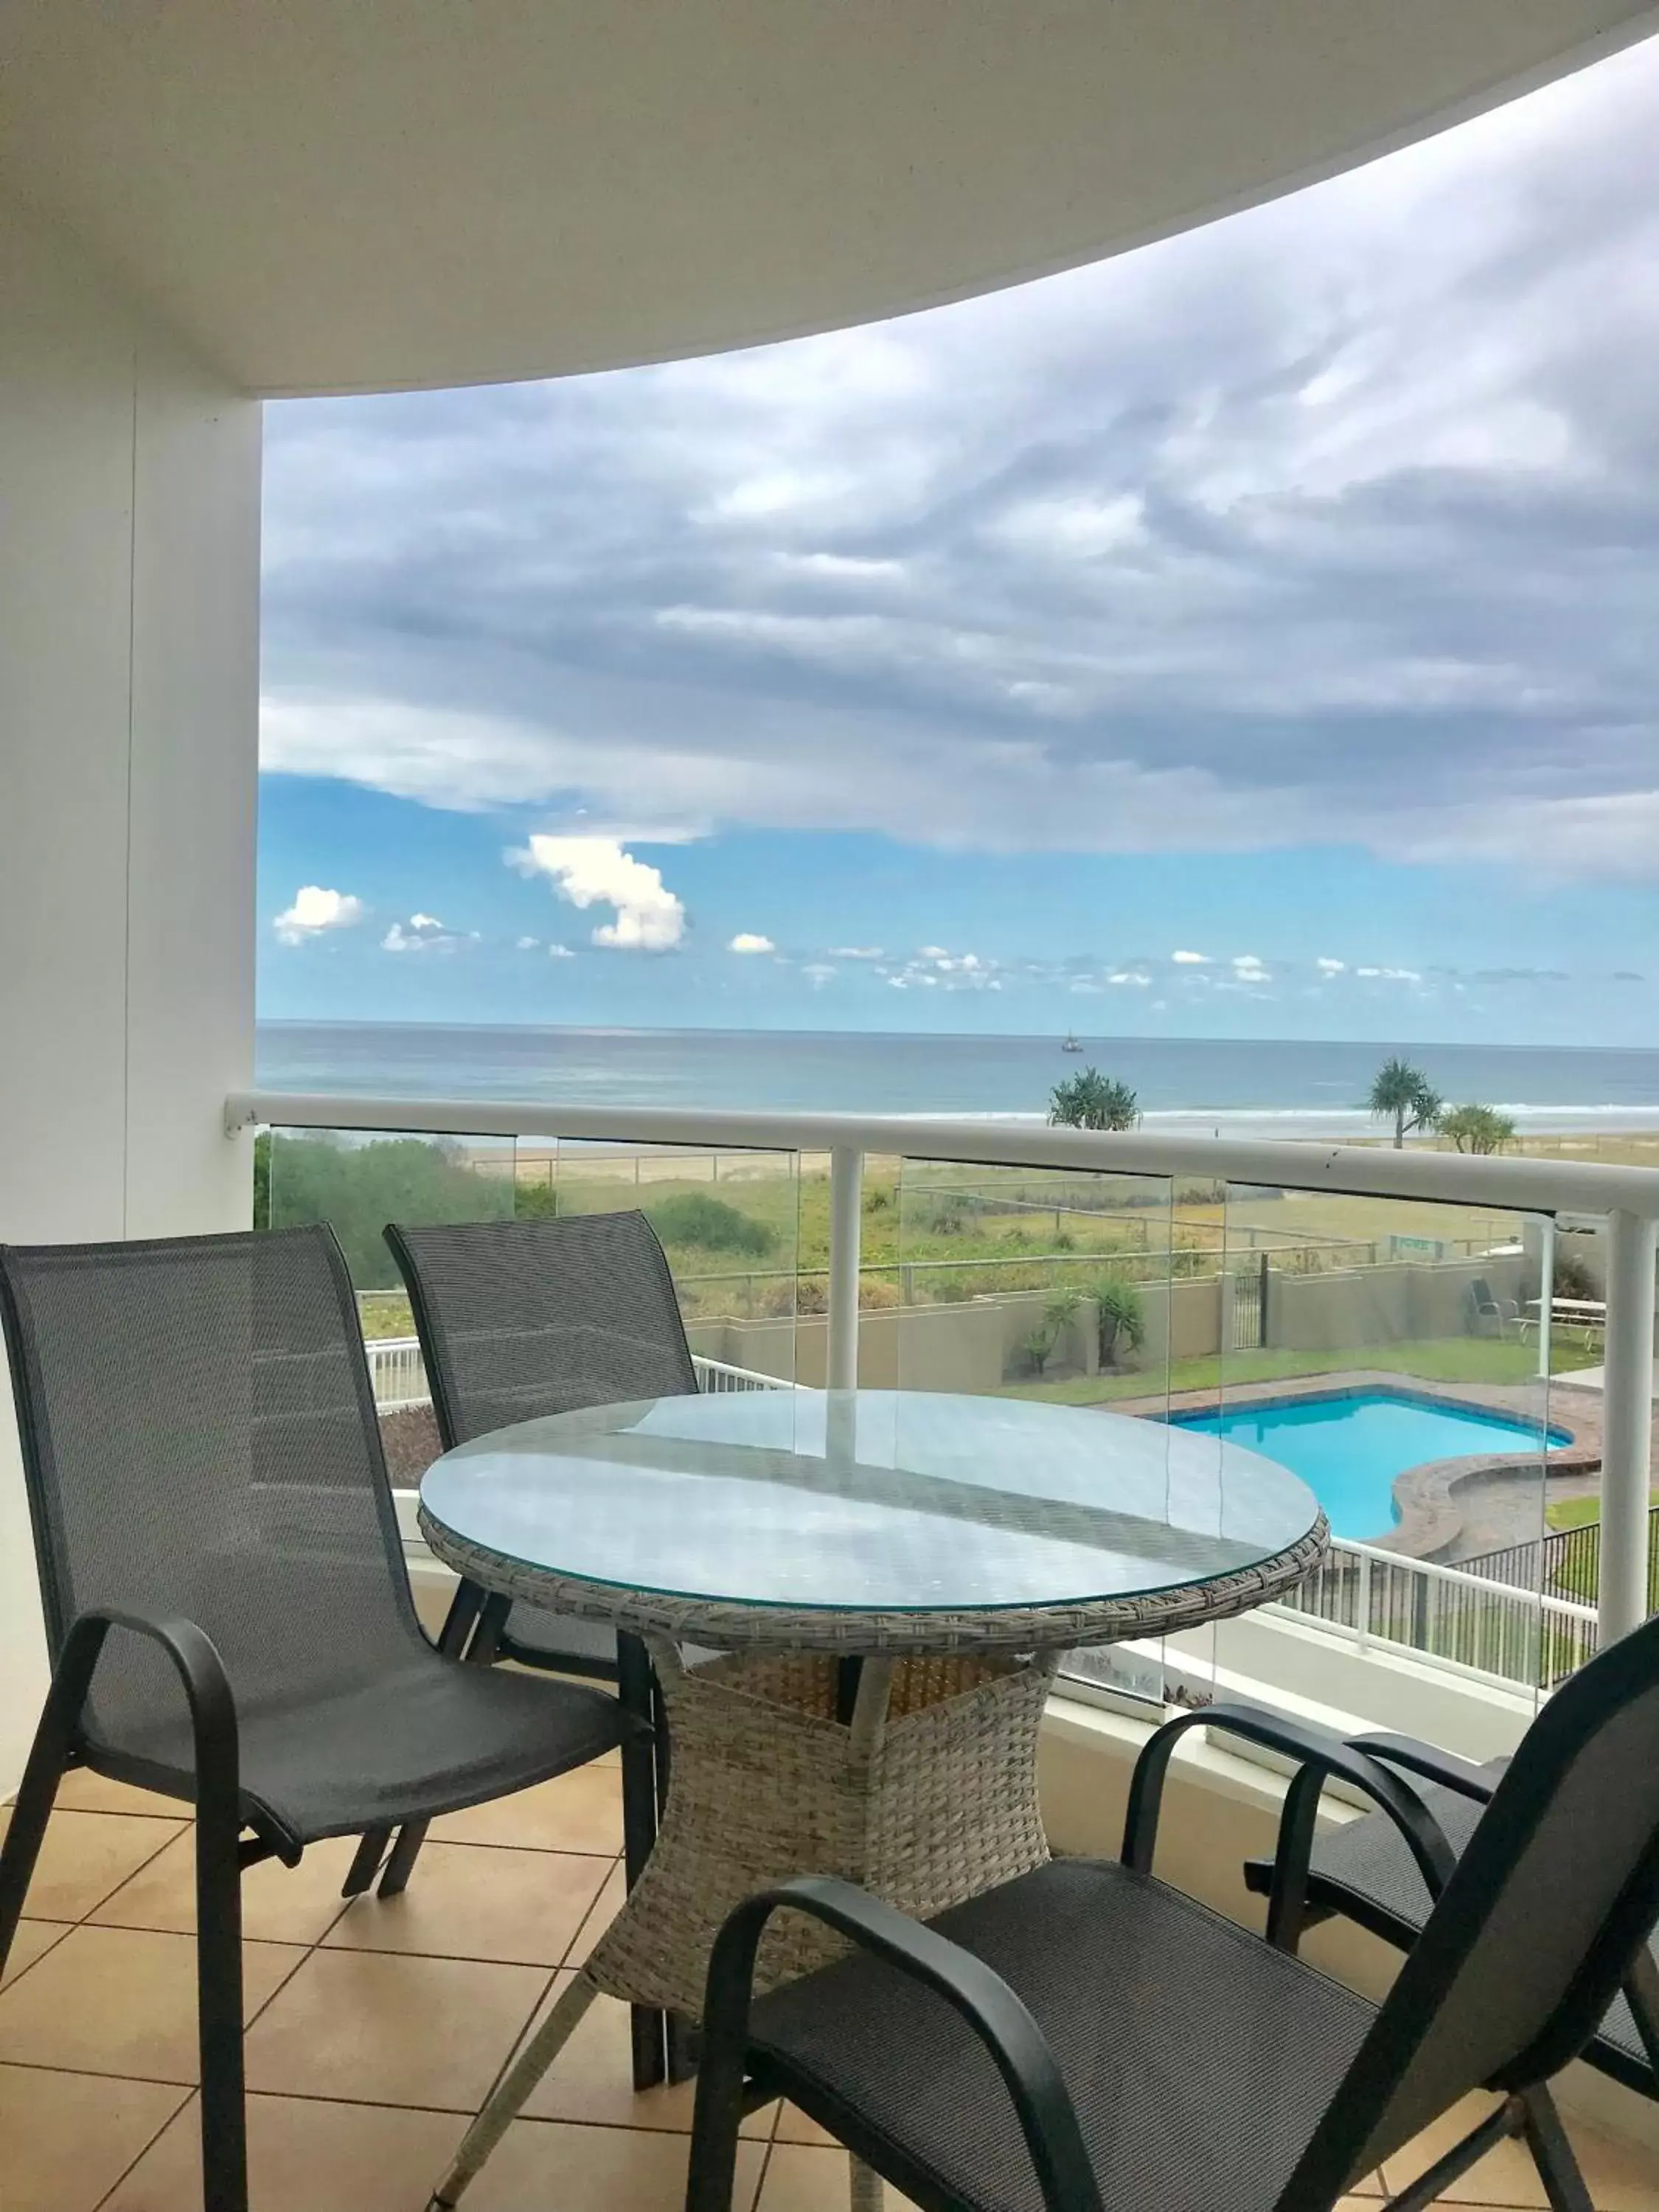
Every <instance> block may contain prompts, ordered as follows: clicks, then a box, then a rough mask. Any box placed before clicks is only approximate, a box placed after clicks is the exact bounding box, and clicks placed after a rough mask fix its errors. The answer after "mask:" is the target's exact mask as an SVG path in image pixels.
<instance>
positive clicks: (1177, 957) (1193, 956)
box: [1170, 952, 1210, 968]
mask: <svg viewBox="0 0 1659 2212" xmlns="http://www.w3.org/2000/svg"><path fill="white" fill-rule="evenodd" d="M1170 959H1171V960H1173V961H1174V963H1175V964H1176V967H1177V968H1207V967H1208V966H1209V964H1210V956H1209V954H1208V953H1207V952H1172V953H1171V954H1170Z"/></svg>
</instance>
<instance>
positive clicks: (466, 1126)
mask: <svg viewBox="0 0 1659 2212" xmlns="http://www.w3.org/2000/svg"><path fill="white" fill-rule="evenodd" d="M257 1123H263V1124H264V1125H265V1126H267V1127H274V1128H283V1129H362V1130H371V1131H373V1130H403V1131H415V1132H423V1133H428V1134H430V1135H434V1136H452V1137H553V1138H557V1137H568V1138H570V1139H579V1140H581V1141H585V1142H591V1141H592V1140H594V1139H601V1140H602V1139H605V1138H611V1139H616V1140H617V1141H618V1142H623V1143H628V1144H635V1145H683V1146H695V1147H696V1148H697V1149H699V1150H702V1151H708V1150H710V1149H719V1150H720V1151H726V1150H728V1149H729V1150H731V1151H733V1152H844V1151H853V1152H865V1153H877V1154H881V1155H884V1156H887V1157H890V1158H909V1159H915V1160H951V1161H962V1162H964V1163H967V1164H972V1165H976V1166H985V1167H1031V1168H1075V1169H1079V1170H1085V1171H1090V1172H1092V1173H1095V1174H1101V1173H1114V1172H1115V1173H1116V1174H1119V1175H1141V1176H1204V1177H1208V1178H1209V1179H1211V1180H1212V1181H1217V1180H1219V1181H1223V1182H1237V1183H1264V1184H1269V1185H1283V1186H1286V1187H1288V1188H1294V1189H1297V1190H1328V1191H1338V1192H1341V1193H1344V1194H1347V1195H1350V1196H1354V1197H1367V1198H1413V1199H1419V1200H1430V1201H1437V1202H1439V1203H1440V1204H1443V1205H1450V1206H1488V1207H1492V1208H1494V1209H1496V1210H1498V1211H1499V1212H1519V1213H1559V1212H1574V1213H1591V1214H1605V1213H1611V1212H1615V1211H1617V1212H1624V1213H1628V1214H1632V1215H1635V1216H1637V1217H1638V1218H1642V1219H1645V1220H1650V1221H1659V1169H1656V1168H1625V1167H1610V1166H1607V1165H1604V1164H1601V1163H1594V1162H1590V1161H1587V1160H1542V1159H1538V1160H1534V1159H1522V1158H1516V1159H1510V1158H1506V1157H1504V1156H1503V1155H1501V1154H1497V1153H1481V1154H1475V1153H1468V1152H1415V1151H1410V1150H1407V1151H1404V1152H1395V1151H1394V1150H1393V1149H1392V1147H1391V1146H1383V1145H1379V1146H1376V1148H1375V1149H1372V1148H1370V1147H1369V1146H1358V1145H1328V1144H1322V1143H1314V1142H1311V1141H1309V1140H1307V1139H1302V1140H1299V1141H1294V1142H1287V1141H1286V1140H1285V1139H1282V1138H1273V1139H1255V1138H1250V1139H1245V1138H1241V1137H1170V1136H1164V1135H1163V1134H1161V1133H1158V1132H1156V1131H1148V1130H1146V1129H1144V1128H1142V1129H1132V1130H1126V1131H1122V1132H1118V1131H1112V1130H1103V1129H1063V1128H1051V1127H1048V1125H1047V1124H1046V1123H1042V1124H1024V1123H1014V1122H1000V1121H965V1120H961V1119H956V1120H951V1119H932V1118H922V1117H918V1118H917V1119H915V1120H914V1121H911V1120H908V1119H905V1118H903V1117H901V1116H896V1115H861V1114H751V1113H742V1112H724V1111H720V1112H717V1111H714V1110H712V1109H704V1108H701V1107H699V1108H689V1107H657V1106H650V1107H647V1106H560V1105H556V1104H550V1103H548V1101H547V1100H546V1099H500V1098H492V1099H477V1098H355V1097H332V1096H325V1095H320V1094H315V1093H311V1092H301V1091H235V1092H233V1093H232V1095H231V1096H230V1097H228V1099H227V1100H226V1102H225V1127H226V1128H227V1130H228V1132H229V1133H231V1134H232V1135H234V1134H236V1133H238V1132H240V1131H241V1130H243V1129H247V1128H252V1127H254V1126H255V1124H257Z"/></svg>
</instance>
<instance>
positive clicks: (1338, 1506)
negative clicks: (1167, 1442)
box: [1169, 1390, 1571, 1542]
mask: <svg viewBox="0 0 1659 2212" xmlns="http://www.w3.org/2000/svg"><path fill="white" fill-rule="evenodd" d="M1169 1418H1170V1423H1171V1425H1173V1426H1174V1427H1176V1428H1178V1429H1189V1430H1196V1431H1197V1432H1198V1433H1199V1434H1200V1436H1209V1437H1225V1439H1226V1441H1227V1442H1228V1443H1233V1444H1247V1445H1249V1447H1250V1449H1252V1450H1255V1451H1259V1452H1261V1453H1262V1454H1263V1455H1264V1456H1265V1457H1267V1458H1268V1459H1276V1460H1277V1461H1278V1462H1279V1465H1280V1466H1281V1467H1287V1468H1290V1470H1291V1474H1299V1475H1300V1476H1301V1478H1302V1480H1303V1481H1304V1482H1305V1483H1306V1484H1307V1486H1308V1487H1309V1489H1310V1490H1311V1491H1312V1492H1313V1493H1314V1496H1315V1497H1316V1498H1317V1499H1318V1500H1319V1502H1320V1504H1322V1506H1323V1507H1324V1509H1325V1516H1326V1518H1327V1519H1328V1521H1329V1522H1330V1524H1331V1533H1332V1534H1333V1535H1335V1536H1348V1537H1352V1539H1353V1540H1354V1541H1356V1542H1363V1541H1364V1540H1365V1539H1366V1538H1367V1537H1369V1536H1382V1535H1386V1534H1388V1532H1389V1528H1392V1527H1393V1525H1394V1523H1395V1521H1396V1520H1397V1519H1398V1518H1399V1515H1398V1514H1397V1512H1396V1511H1395V1502H1394V1481H1395V1476H1396V1475H1397V1474H1404V1473H1405V1471H1406V1469H1407V1468H1408V1467H1421V1466H1422V1465H1423V1464H1424V1463H1425V1462H1426V1461H1428V1460H1435V1459H1465V1458H1468V1457H1470V1456H1471V1455H1474V1454H1477V1453H1479V1454H1483V1455H1484V1454H1486V1453H1488V1452H1515V1453H1516V1456H1517V1457H1522V1458H1524V1457H1525V1456H1526V1455H1527V1454H1528V1452H1529V1451H1532V1452H1535V1451H1536V1450H1537V1449H1538V1444H1539V1436H1538V1425H1537V1423H1536V1422H1534V1421H1522V1420H1510V1419H1507V1418H1506V1417H1505V1416H1504V1414H1502V1413H1480V1412H1476V1411H1475V1410H1474V1409H1473V1408H1469V1409H1467V1410H1466V1409H1465V1408H1464V1407H1460V1406H1452V1405H1449V1404H1448V1403H1447V1402H1446V1401H1445V1400H1444V1399H1440V1398H1419V1397H1415V1396H1413V1395H1411V1394H1410V1393H1409V1392H1407V1391H1404V1390H1364V1391H1358V1392H1356V1393H1354V1394H1352V1395H1343V1394H1333V1395H1331V1396H1329V1397H1311V1398H1294V1399H1280V1400H1279V1402H1278V1403H1277V1404H1276V1405H1275V1404H1267V1405H1255V1406H1224V1407H1218V1408H1216V1409H1215V1410H1213V1411H1210V1412H1205V1413H1171V1414H1170V1417H1169ZM1548 1440H1549V1443H1550V1444H1551V1445H1552V1446H1553V1445H1556V1444H1565V1443H1571V1437H1570V1436H1569V1434H1568V1432H1567V1431H1565V1429H1552V1430H1551V1431H1549V1439H1548Z"/></svg>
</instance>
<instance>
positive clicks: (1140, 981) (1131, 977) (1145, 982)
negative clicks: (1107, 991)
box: [1106, 968, 1152, 991]
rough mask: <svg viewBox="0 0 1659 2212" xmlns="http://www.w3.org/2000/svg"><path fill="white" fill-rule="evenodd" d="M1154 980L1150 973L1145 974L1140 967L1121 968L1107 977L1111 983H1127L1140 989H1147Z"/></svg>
mask: <svg viewBox="0 0 1659 2212" xmlns="http://www.w3.org/2000/svg"><path fill="white" fill-rule="evenodd" d="M1106 981H1108V982H1109V983H1116V984H1120V985H1121V984H1125V983H1127V984H1129V985H1131V986H1132V987H1133V988H1134V989H1136V990H1139V991H1144V990H1146V989H1147V988H1148V987H1149V986H1150V985H1151V983H1152V977H1151V976H1150V975H1142V974H1141V972H1140V970H1139V969H1138V968H1119V969H1115V970H1114V971H1113V973H1112V974H1111V975H1109V976H1108V977H1107V978H1106Z"/></svg>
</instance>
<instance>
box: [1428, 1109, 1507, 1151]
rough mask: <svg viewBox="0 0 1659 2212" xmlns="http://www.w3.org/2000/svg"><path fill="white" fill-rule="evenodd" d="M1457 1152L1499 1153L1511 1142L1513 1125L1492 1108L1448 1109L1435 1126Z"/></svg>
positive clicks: (1504, 1115)
mask: <svg viewBox="0 0 1659 2212" xmlns="http://www.w3.org/2000/svg"><path fill="white" fill-rule="evenodd" d="M1435 1126H1436V1127H1437V1128H1438V1130H1439V1132H1440V1133H1441V1135H1442V1136H1443V1137H1449V1138H1450V1139H1451V1140H1452V1142H1453V1144H1454V1145H1455V1146H1456V1147H1457V1149H1458V1151H1459V1152H1502V1151H1503V1149H1504V1146H1505V1145H1510V1144H1513V1143H1514V1141H1515V1124H1514V1122H1513V1121H1511V1120H1510V1117H1509V1115H1507V1114H1500V1113H1499V1112H1498V1109H1497V1108H1496V1107H1495V1106H1449V1107H1448V1108H1446V1109H1445V1110H1444V1111H1443V1113H1442V1114H1441V1115H1440V1117H1439V1119H1438V1121H1437V1123H1436V1125H1435Z"/></svg>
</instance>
